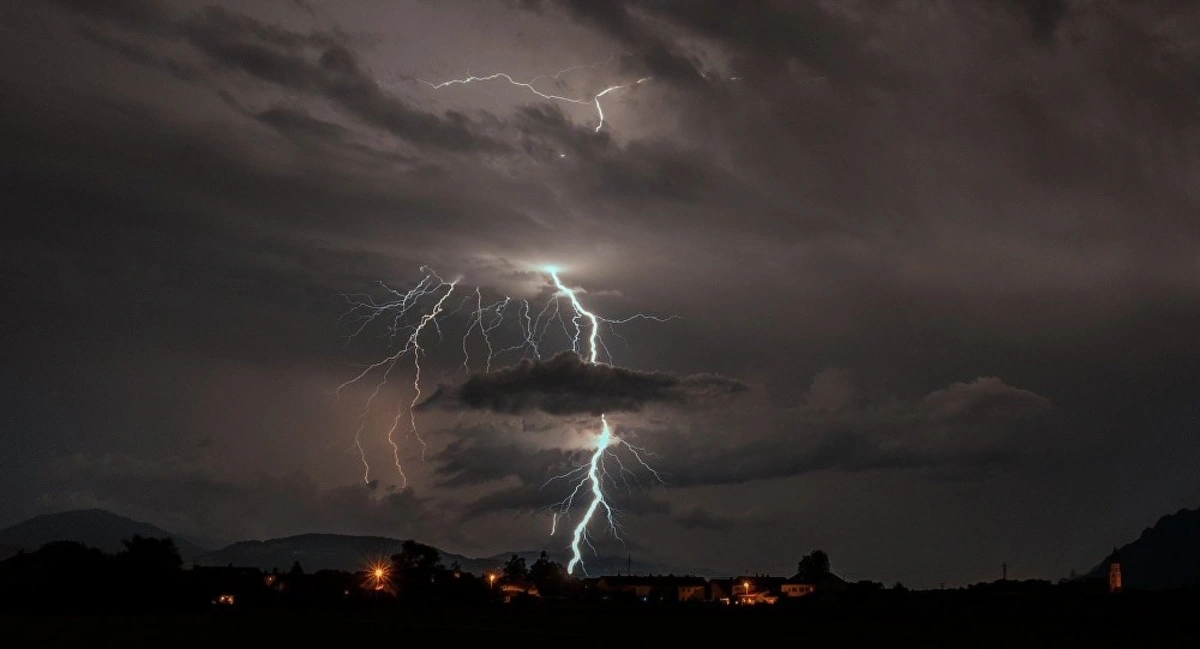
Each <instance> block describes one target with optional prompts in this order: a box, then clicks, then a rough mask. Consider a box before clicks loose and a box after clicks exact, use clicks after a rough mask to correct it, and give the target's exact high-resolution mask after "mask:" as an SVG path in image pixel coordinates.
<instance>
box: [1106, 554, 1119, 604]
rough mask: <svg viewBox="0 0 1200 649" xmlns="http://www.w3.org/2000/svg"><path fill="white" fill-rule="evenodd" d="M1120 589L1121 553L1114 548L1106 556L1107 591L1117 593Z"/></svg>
mask: <svg viewBox="0 0 1200 649" xmlns="http://www.w3.org/2000/svg"><path fill="white" fill-rule="evenodd" d="M1120 590H1121V555H1119V554H1117V551H1116V549H1115V548H1114V549H1113V553H1112V554H1110V555H1109V556H1108V592H1110V593H1117V592H1120Z"/></svg>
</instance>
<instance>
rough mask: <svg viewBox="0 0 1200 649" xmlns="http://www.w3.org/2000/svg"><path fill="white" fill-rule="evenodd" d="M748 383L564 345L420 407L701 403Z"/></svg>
mask: <svg viewBox="0 0 1200 649" xmlns="http://www.w3.org/2000/svg"><path fill="white" fill-rule="evenodd" d="M746 389H747V387H746V384H744V383H742V382H741V381H738V380H736V379H731V378H728V377H724V376H718V375H715V374H692V375H689V376H682V377H680V376H675V375H672V374H668V373H666V372H643V371H639V370H631V369H627V368H623V367H615V366H612V365H605V364H600V363H588V362H586V361H585V360H583V358H582V357H581V356H579V354H576V353H575V352H571V351H564V352H560V353H558V354H555V355H554V356H552V357H550V358H548V359H546V360H541V359H523V360H521V361H520V362H519V363H517V364H516V365H513V366H511V367H506V368H503V369H499V370H495V371H492V372H487V373H482V374H473V375H472V376H471V377H470V378H468V379H467V380H466V381H464V382H463V383H462V384H460V385H457V386H451V387H441V388H439V389H438V391H437V393H435V394H434V395H433V396H431V397H430V398H429V399H428V400H426V401H425V402H424V403H423V404H422V406H421V407H422V408H431V407H435V406H436V407H441V408H446V409H457V408H467V409H471V410H489V411H492V412H497V413H501V414H509V415H515V414H521V413H528V412H534V411H539V412H543V413H546V414H550V415H574V414H581V413H590V414H593V415H600V414H603V413H605V412H617V411H626V412H628V411H638V410H641V409H642V408H644V407H645V406H647V405H650V404H663V405H669V406H677V407H682V406H692V407H697V406H704V405H708V404H711V403H713V402H715V401H717V400H720V399H726V398H729V397H732V396H735V395H737V394H738V393H741V392H744V391H745V390H746Z"/></svg>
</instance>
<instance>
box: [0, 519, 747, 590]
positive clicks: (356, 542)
mask: <svg viewBox="0 0 1200 649" xmlns="http://www.w3.org/2000/svg"><path fill="white" fill-rule="evenodd" d="M134 534H140V535H142V536H150V537H156V538H168V537H169V538H172V539H174V540H175V542H176V546H177V547H179V549H180V554H181V555H182V556H183V559H184V565H185V566H188V567H190V566H228V565H233V566H237V567H244V568H258V569H261V570H288V569H290V568H291V567H292V565H293V564H294V563H296V562H299V564H300V567H301V568H302V569H303V570H305V571H308V572H315V571H318V570H322V569H332V570H346V571H355V570H360V569H362V568H363V567H364V566H365V565H367V564H368V563H370V562H372V561H378V560H386V559H388V558H390V557H391V556H392V555H393V554H397V553H399V552H400V550H401V548H402V546H403V544H404V541H405V539H397V538H392V537H387V536H378V535H357V534H340V533H334V532H304V533H301V534H295V535H290V536H283V537H276V538H269V539H261V540H258V539H250V540H243V541H237V542H234V543H230V544H228V545H225V546H223V547H220V548H216V549H207V548H204V547H202V546H200V545H198V544H196V543H193V542H192V541H190V540H188V539H186V538H185V537H183V536H181V535H178V534H175V533H173V532H170V531H167V530H165V529H162V528H160V527H156V526H154V525H151V524H149V523H143V522H141V521H136V520H134V519H131V518H127V517H124V516H120V515H118V514H114V513H112V512H109V511H107V510H103V509H83V510H71V511H65V512H57V513H52V514H42V515H39V516H34V517H33V518H30V519H28V520H25V521H22V522H20V523H17V524H15V525H13V526H11V527H8V528H5V529H2V530H0V559H3V558H5V557H7V556H10V555H11V554H14V553H16V552H17V551H18V550H26V551H33V550H36V549H38V548H39V547H41V546H42V545H45V544H46V543H49V542H51V541H76V542H79V543H83V544H84V545H88V546H90V547H95V548H97V549H99V550H103V551H105V552H110V553H115V552H119V551H120V550H122V549H123V547H124V546H123V545H122V544H121V540H122V539H127V538H129V537H131V536H133V535H134ZM414 540H415V539H414ZM418 542H419V541H418ZM436 549H437V551H438V553H439V554H440V556H441V559H442V563H443V565H445V566H446V567H450V566H451V565H455V564H457V565H458V567H459V568H460V569H462V570H464V571H467V572H470V573H474V574H484V573H487V572H493V571H500V570H502V569H503V567H504V564H505V562H507V561H508V560H509V559H510V558H511V557H512V556H513V555H514V554H515V555H517V556H519V557H521V558H523V559H525V562H526V565H532V564H533V562H534V561H536V560H537V559H538V557H540V556H541V553H542V550H517V551H508V552H497V553H495V554H491V555H488V556H483V557H469V556H466V555H463V554H458V553H454V552H447V551H445V550H442V549H441V548H436ZM547 557H548V558H549V559H550V560H552V561H555V562H558V563H561V564H563V565H566V564H567V562H568V561H569V560H570V555H569V554H568V553H567V552H566V551H565V550H556V551H547ZM581 570H582V571H585V572H586V574H591V575H604V574H608V575H612V574H628V573H630V572H632V573H633V574H659V575H665V574H677V575H684V574H687V575H696V576H704V577H717V576H726V575H718V574H717V573H715V572H714V571H711V570H705V569H701V570H683V569H680V568H679V567H676V566H668V565H663V564H660V563H657V562H653V561H645V560H640V559H638V560H635V559H631V558H630V557H629V556H602V557H595V556H592V557H584V559H583V562H582V566H581Z"/></svg>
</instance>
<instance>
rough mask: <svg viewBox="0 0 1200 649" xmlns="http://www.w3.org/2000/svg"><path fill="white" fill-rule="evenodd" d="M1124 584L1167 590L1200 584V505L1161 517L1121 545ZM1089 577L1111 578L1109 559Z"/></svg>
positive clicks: (1119, 552)
mask: <svg viewBox="0 0 1200 649" xmlns="http://www.w3.org/2000/svg"><path fill="white" fill-rule="evenodd" d="M1117 554H1118V555H1119V556H1120V561H1121V582H1122V586H1123V587H1124V588H1129V589H1138V590H1167V589H1173V588H1184V587H1188V586H1200V509H1181V510H1179V511H1177V512H1175V513H1174V514H1168V515H1166V516H1163V517H1162V518H1160V519H1158V522H1157V523H1155V524H1154V527H1148V528H1146V529H1145V530H1144V531H1142V535H1141V536H1140V537H1139V538H1138V539H1137V540H1136V541H1133V542H1132V543H1128V544H1126V545H1123V546H1121V547H1119V548H1117ZM1088 576H1089V577H1093V578H1107V576H1108V560H1107V558H1106V559H1105V560H1103V561H1101V562H1100V563H1099V564H1098V565H1097V566H1096V567H1095V568H1093V569H1092V570H1091V571H1090V572H1089V573H1088Z"/></svg>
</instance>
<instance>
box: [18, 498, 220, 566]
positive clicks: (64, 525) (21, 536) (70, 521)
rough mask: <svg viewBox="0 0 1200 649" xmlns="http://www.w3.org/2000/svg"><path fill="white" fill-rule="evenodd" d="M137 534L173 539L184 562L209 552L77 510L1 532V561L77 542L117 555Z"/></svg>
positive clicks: (101, 513) (113, 517)
mask: <svg viewBox="0 0 1200 649" xmlns="http://www.w3.org/2000/svg"><path fill="white" fill-rule="evenodd" d="M135 534H140V535H142V536H149V537H154V538H171V539H173V540H174V541H175V546H176V547H178V548H179V553H180V554H181V555H182V556H183V559H184V561H185V562H186V561H190V560H191V559H192V558H193V557H196V556H199V555H201V554H204V553H205V552H207V551H208V550H207V549H206V548H203V547H200V546H199V545H197V544H196V543H193V542H192V541H189V540H188V539H186V538H184V537H182V536H180V535H178V534H174V533H172V532H168V531H167V530H164V529H162V528H160V527H155V526H154V525H150V524H149V523H143V522H141V521H135V520H133V519H131V518H125V517H124V516H118V515H117V514H114V513H112V512H109V511H105V510H103V509H77V510H74V511H67V512H59V513H57V514H44V515H42V516H34V517H33V518H31V519H29V520H27V521H24V522H21V523H17V524H16V525H13V526H12V527H8V528H5V529H3V530H0V553H2V554H0V557H4V556H10V555H12V554H14V553H16V552H17V551H19V550H25V551H27V552H33V551H35V550H37V549H38V548H40V547H42V546H43V545H45V544H47V543H50V542H51V541H75V542H77V543H82V544H84V545H86V546H88V547H93V548H96V549H98V550H102V551H104V552H109V553H116V552H120V551H121V550H123V549H125V546H124V545H122V544H121V541H122V540H123V539H128V538H131V537H133V535H135Z"/></svg>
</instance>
